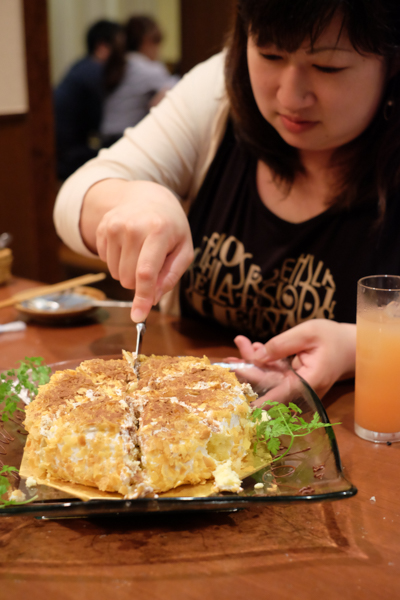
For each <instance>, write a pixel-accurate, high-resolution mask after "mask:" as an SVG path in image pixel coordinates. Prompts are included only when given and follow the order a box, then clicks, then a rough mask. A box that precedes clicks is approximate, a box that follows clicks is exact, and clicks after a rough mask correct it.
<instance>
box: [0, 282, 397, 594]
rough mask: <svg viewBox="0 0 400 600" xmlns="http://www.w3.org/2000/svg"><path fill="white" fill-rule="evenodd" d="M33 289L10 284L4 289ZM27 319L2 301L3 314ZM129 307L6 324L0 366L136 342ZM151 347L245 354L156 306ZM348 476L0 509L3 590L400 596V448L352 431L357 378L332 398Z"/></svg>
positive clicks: (0, 292) (2, 293)
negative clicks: (172, 509) (249, 494)
mask: <svg viewBox="0 0 400 600" xmlns="http://www.w3.org/2000/svg"><path fill="white" fill-rule="evenodd" d="M29 285H32V282H28V281H26V280H13V281H12V282H11V283H10V284H9V285H7V286H6V287H3V288H1V289H0V299H2V298H5V297H7V296H9V295H10V294H13V293H15V292H16V291H18V290H20V289H22V288H24V287H27V286H29ZM16 318H18V315H17V313H16V312H15V310H14V309H13V308H9V309H3V310H2V312H1V313H0V321H1V322H7V321H9V320H14V319H16ZM134 344H135V328H134V325H133V324H132V323H131V322H130V321H129V310H128V309H118V310H117V309H115V310H114V309H113V310H110V311H109V313H107V312H105V311H104V310H100V311H99V312H98V313H97V317H96V318H95V319H93V320H91V321H87V322H86V323H84V324H81V325H79V326H78V325H75V326H70V327H47V326H41V325H33V324H30V325H28V328H27V329H26V331H24V332H19V333H10V334H0V368H2V369H3V368H5V367H11V366H14V364H15V361H17V360H19V359H21V358H23V357H24V356H32V355H40V356H43V357H44V359H45V360H46V361H47V362H57V361H61V360H68V359H71V358H82V357H87V356H88V357H90V356H92V357H93V356H100V355H104V354H115V353H118V352H119V351H120V350H121V348H122V347H123V348H126V349H128V350H133V349H134ZM143 352H145V353H150V352H154V353H168V354H193V355H202V354H203V353H206V354H208V355H210V356H216V357H217V356H218V357H224V356H226V355H235V354H236V355H237V353H236V352H235V350H234V346H233V345H232V344H231V341H230V339H229V338H226V339H224V338H223V337H221V336H220V335H218V336H217V339H216V336H215V334H213V332H212V331H208V330H206V329H204V328H199V327H197V326H195V325H193V324H191V323H187V322H186V323H185V322H183V321H181V320H179V319H177V318H174V317H168V316H161V315H160V314H158V313H153V314H151V316H150V317H149V319H148V329H147V333H146V337H145V340H144V346H143ZM324 404H325V406H326V407H327V409H328V414H329V417H330V419H331V421H341V423H342V424H341V425H340V426H337V427H336V428H335V433H336V436H337V440H338V444H339V449H340V453H341V458H342V462H343V465H344V467H345V474H346V476H347V477H348V478H349V479H350V480H351V481H352V482H353V483H354V485H355V486H356V487H357V488H358V490H359V491H358V494H357V495H356V496H355V497H353V498H350V499H346V500H339V501H335V502H322V503H305V504H291V505H289V504H288V505H275V506H273V505H272V506H266V507H264V508H260V507H256V508H252V509H248V510H243V511H239V512H236V513H206V514H182V515H168V514H160V515H155V514H151V515H147V516H134V517H129V518H123V519H117V518H114V519H112V518H97V519H95V520H85V519H70V520H54V521H51V520H50V521H43V520H38V519H34V518H32V517H1V518H0V600H5V599H6V598H10V599H12V600H22V599H23V600H26V598H29V599H30V600H36V599H41V600H42V599H43V598H47V597H48V598H55V599H56V600H64V599H70V598H71V599H72V598H74V599H85V600H92V599H96V600H97V599H102V598H108V597H112V598H114V599H115V600H119V599H125V598H126V599H127V600H128V599H129V600H132V599H135V600H137V599H142V598H151V599H160V600H161V599H162V600H168V599H171V600H172V599H173V600H175V599H180V598H185V599H187V600H197V599H202V600H205V599H208V598H218V599H219V600H221V599H222V600H223V599H225V598H226V599H228V598H229V599H243V598H274V600H275V599H285V600H286V599H289V598H296V600H299V599H300V600H302V599H307V600H308V599H310V598H311V599H313V598H323V599H324V600H330V599H332V600H336V599H339V598H345V599H351V600H354V599H361V598H362V599H363V600H365V599H367V600H368V599H375V598H390V597H391V598H399V597H400V483H399V482H400V444H393V445H391V446H390V447H389V446H387V445H378V444H372V443H369V442H366V441H363V440H361V439H359V438H358V437H357V436H356V435H355V434H354V432H353V388H352V385H351V384H340V385H337V386H336V387H335V388H334V389H333V390H332V391H331V392H330V393H329V395H328V396H327V397H326V399H324Z"/></svg>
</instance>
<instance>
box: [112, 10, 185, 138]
mask: <svg viewBox="0 0 400 600" xmlns="http://www.w3.org/2000/svg"><path fill="white" fill-rule="evenodd" d="M125 34H126V48H127V55H126V66H125V72H124V76H123V78H122V80H121V82H120V84H119V85H118V86H117V87H116V89H115V90H114V91H112V92H111V93H110V94H108V95H107V98H106V100H105V104H104V114H103V120H102V123H101V134H102V138H103V146H106V147H107V146H110V145H111V144H112V143H114V142H115V141H117V140H118V139H119V138H120V137H121V136H122V134H123V132H124V130H125V129H126V128H127V127H132V126H134V125H136V124H137V123H138V122H139V121H141V120H142V119H143V117H145V116H146V115H147V113H148V112H149V110H150V108H151V107H152V106H155V105H156V104H158V103H159V102H160V100H162V98H163V97H164V95H165V92H166V91H167V90H168V89H170V88H171V87H173V85H174V84H175V83H176V82H177V79H178V78H177V77H174V76H172V75H171V74H170V73H169V71H168V69H167V68H166V67H165V65H164V64H163V63H162V62H160V61H159V54H160V48H161V43H162V39H163V36H162V33H161V30H160V28H159V26H158V25H157V23H156V22H155V21H154V19H152V18H151V17H148V16H135V17H132V18H131V19H129V21H128V22H127V24H126V26H125Z"/></svg>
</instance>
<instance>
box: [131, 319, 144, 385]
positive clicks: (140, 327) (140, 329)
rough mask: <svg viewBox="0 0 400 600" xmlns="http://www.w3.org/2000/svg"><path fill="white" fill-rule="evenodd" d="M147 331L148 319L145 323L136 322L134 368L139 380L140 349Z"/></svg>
mask: <svg viewBox="0 0 400 600" xmlns="http://www.w3.org/2000/svg"><path fill="white" fill-rule="evenodd" d="M145 332H146V321H143V323H136V358H135V362H134V364H133V370H134V372H135V375H136V377H137V378H138V380H139V379H140V377H139V364H140V362H139V351H140V347H141V343H142V339H143V335H144V333H145Z"/></svg>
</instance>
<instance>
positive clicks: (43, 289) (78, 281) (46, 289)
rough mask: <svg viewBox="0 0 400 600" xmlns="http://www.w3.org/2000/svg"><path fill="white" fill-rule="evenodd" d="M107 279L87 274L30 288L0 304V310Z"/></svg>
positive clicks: (102, 276)
mask: <svg viewBox="0 0 400 600" xmlns="http://www.w3.org/2000/svg"><path fill="white" fill-rule="evenodd" d="M106 277H107V275H106V273H88V274H87V275H81V277H75V278H74V279H68V280H67V281H60V283H54V284H53V285H43V286H40V287H37V288H31V289H29V290H24V291H22V292H19V293H18V294H15V295H14V296H11V298H8V299H7V300H2V301H1V302H0V308H4V307H5V306H11V305H12V304H17V303H18V302H23V301H24V300H30V299H31V298H38V297H39V296H45V295H47V294H55V293H57V292H63V291H65V290H69V289H71V288H74V287H78V286H79V285H87V284H88V283H94V282H95V281H101V280H102V279H105V278H106Z"/></svg>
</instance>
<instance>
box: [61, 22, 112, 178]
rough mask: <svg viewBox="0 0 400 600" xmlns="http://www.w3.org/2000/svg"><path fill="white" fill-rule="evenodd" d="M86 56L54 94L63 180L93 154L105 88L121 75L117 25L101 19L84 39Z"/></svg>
mask: <svg viewBox="0 0 400 600" xmlns="http://www.w3.org/2000/svg"><path fill="white" fill-rule="evenodd" d="M86 45H87V56H85V57H84V58H82V59H81V60H79V61H78V62H76V63H75V64H74V65H73V66H72V67H71V69H70V70H69V71H68V72H67V74H66V75H65V77H64V78H63V79H62V81H61V82H60V83H59V85H58V86H57V87H56V89H55V92H54V117H55V129H56V132H55V133H56V157H57V177H58V179H60V180H61V181H63V180H65V179H66V178H67V177H69V175H71V174H72V173H73V172H74V171H76V169H78V168H79V167H80V166H81V165H83V164H84V163H85V162H86V161H88V160H89V159H91V158H93V157H94V156H96V155H97V152H98V148H99V144H97V147H96V146H94V145H93V142H92V139H93V138H96V137H97V138H98V136H99V130H100V122H101V117H102V108H103V101H104V97H105V91H106V89H110V87H111V88H113V87H114V86H115V85H116V84H117V83H118V82H119V79H120V78H121V76H122V74H123V73H122V69H123V61H124V33H123V29H122V27H121V25H119V24H118V23H114V22H112V21H107V20H101V21H98V22H96V23H94V24H93V25H92V26H91V27H90V29H89V30H88V32H87V36H86Z"/></svg>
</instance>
